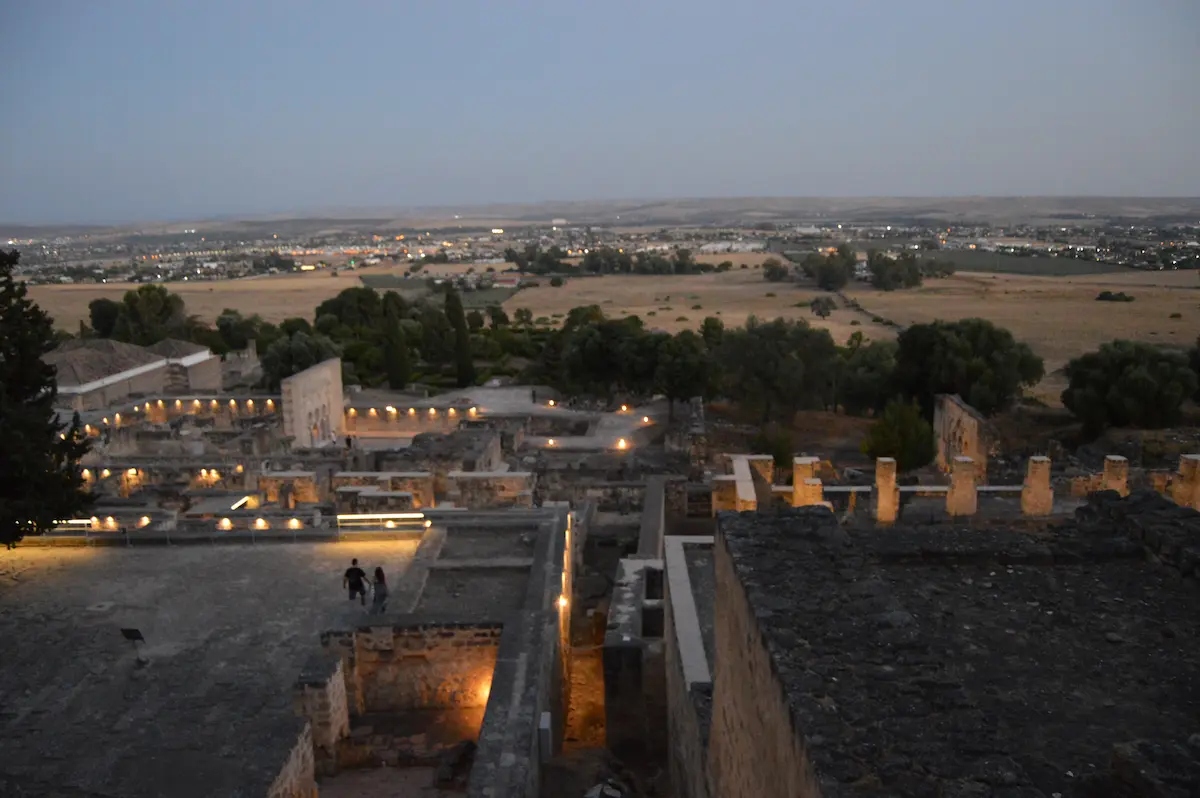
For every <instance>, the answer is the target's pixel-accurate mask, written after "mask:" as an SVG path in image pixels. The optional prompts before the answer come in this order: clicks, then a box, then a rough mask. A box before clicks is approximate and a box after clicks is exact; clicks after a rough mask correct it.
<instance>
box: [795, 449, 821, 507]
mask: <svg viewBox="0 0 1200 798" xmlns="http://www.w3.org/2000/svg"><path fill="white" fill-rule="evenodd" d="M819 462H820V460H819V459H817V458H816V457H793V458H792V506H793V507H802V506H804V505H805V504H807V502H803V501H801V498H802V497H803V494H804V480H806V479H812V478H813V477H815V476H816V475H817V463H819Z"/></svg>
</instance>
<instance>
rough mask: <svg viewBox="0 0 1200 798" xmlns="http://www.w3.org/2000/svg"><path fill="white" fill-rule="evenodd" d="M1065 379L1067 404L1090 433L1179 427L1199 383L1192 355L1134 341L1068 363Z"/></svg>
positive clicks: (1064, 392) (1112, 346)
mask: <svg viewBox="0 0 1200 798" xmlns="http://www.w3.org/2000/svg"><path fill="white" fill-rule="evenodd" d="M1066 374H1067V379H1068V380H1069V383H1068V385H1067V389H1066V390H1065V391H1063V393H1062V401H1063V405H1064V406H1065V407H1066V408H1067V409H1068V410H1070V411H1071V412H1072V413H1073V414H1075V416H1076V417H1077V418H1078V419H1079V420H1080V421H1082V422H1083V426H1084V429H1085V430H1086V431H1087V432H1089V433H1096V432H1099V431H1100V430H1102V429H1104V428H1105V427H1146V428H1150V429H1160V428H1162V427H1169V426H1172V425H1174V424H1177V423H1178V422H1179V419H1180V416H1181V415H1182V406H1183V401H1184V400H1185V399H1187V398H1188V397H1189V396H1191V395H1192V394H1194V393H1195V392H1196V383H1197V376H1196V373H1195V372H1194V371H1192V368H1191V366H1190V365H1189V363H1188V358H1187V355H1185V354H1183V353H1181V352H1172V351H1168V350H1166V349H1162V348H1160V347H1157V346H1153V345H1152V344H1144V343H1140V342H1134V341H1113V342H1111V343H1107V344H1103V345H1101V347H1100V349H1098V350H1097V351H1095V352H1089V353H1088V354H1086V355H1083V356H1081V357H1077V358H1075V359H1074V360H1072V361H1071V362H1069V363H1068V364H1067V367H1066Z"/></svg>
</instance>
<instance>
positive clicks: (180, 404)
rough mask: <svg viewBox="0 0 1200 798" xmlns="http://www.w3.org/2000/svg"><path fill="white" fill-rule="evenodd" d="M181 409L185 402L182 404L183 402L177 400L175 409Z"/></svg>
mask: <svg viewBox="0 0 1200 798" xmlns="http://www.w3.org/2000/svg"><path fill="white" fill-rule="evenodd" d="M181 407H183V402H181V401H179V400H178V399H176V400H175V409H176V410H178V409H179V408H181Z"/></svg>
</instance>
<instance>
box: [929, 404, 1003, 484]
mask: <svg viewBox="0 0 1200 798" xmlns="http://www.w3.org/2000/svg"><path fill="white" fill-rule="evenodd" d="M933 434H934V438H935V439H936V441H937V464H938V467H939V468H941V469H942V470H943V471H949V470H950V469H951V467H952V466H953V465H954V458H955V457H970V458H971V459H972V460H974V461H975V467H976V470H977V478H978V481H979V483H980V484H984V483H986V482H987V467H988V455H989V454H990V453H991V450H992V446H993V445H994V439H995V436H994V434H993V433H992V431H991V427H990V426H989V425H988V422H987V419H986V418H984V417H983V414H981V413H980V412H979V411H978V410H976V409H975V408H973V407H971V406H970V405H969V404H967V403H966V402H964V401H963V400H962V399H961V398H959V397H958V396H956V395H953V394H938V396H937V399H936V401H935V404H934V407H933Z"/></svg>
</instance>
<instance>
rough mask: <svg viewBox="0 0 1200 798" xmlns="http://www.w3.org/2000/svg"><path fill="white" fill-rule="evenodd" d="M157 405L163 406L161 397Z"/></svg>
mask: <svg viewBox="0 0 1200 798" xmlns="http://www.w3.org/2000/svg"><path fill="white" fill-rule="evenodd" d="M158 406H159V407H162V406H163V400H162V399H159V400H158Z"/></svg>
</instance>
